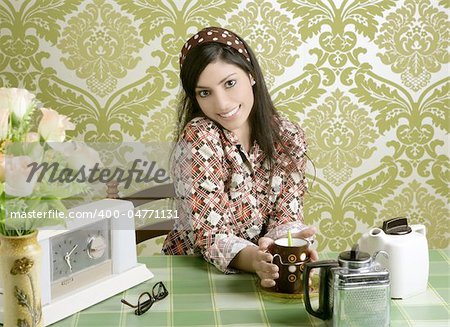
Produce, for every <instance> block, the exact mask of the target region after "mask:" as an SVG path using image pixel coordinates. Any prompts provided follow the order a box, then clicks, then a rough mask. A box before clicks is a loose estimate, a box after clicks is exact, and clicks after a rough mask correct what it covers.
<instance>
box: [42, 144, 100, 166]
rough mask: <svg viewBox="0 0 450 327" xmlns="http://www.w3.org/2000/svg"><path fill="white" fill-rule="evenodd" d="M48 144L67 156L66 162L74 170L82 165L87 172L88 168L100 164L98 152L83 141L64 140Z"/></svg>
mask: <svg viewBox="0 0 450 327" xmlns="http://www.w3.org/2000/svg"><path fill="white" fill-rule="evenodd" d="M49 145H50V146H51V147H52V148H53V149H55V150H57V151H59V152H61V153H62V154H64V155H65V156H66V157H67V164H68V167H69V168H72V169H74V170H76V171H78V170H80V169H82V168H83V166H84V168H83V169H84V171H85V172H86V173H89V171H88V170H89V169H92V168H94V167H95V165H96V164H98V165H97V167H98V168H100V167H101V166H102V162H101V160H100V155H99V153H98V152H97V151H96V150H94V149H93V148H91V147H89V146H88V145H87V144H86V143H84V142H76V141H71V142H64V143H49Z"/></svg>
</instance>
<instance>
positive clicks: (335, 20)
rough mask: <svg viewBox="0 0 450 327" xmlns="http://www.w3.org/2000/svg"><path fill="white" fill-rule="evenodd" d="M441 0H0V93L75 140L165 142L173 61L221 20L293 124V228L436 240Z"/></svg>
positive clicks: (322, 239) (440, 241)
mask: <svg viewBox="0 0 450 327" xmlns="http://www.w3.org/2000/svg"><path fill="white" fill-rule="evenodd" d="M449 15H450V4H449V1H448V0H395V1H394V0H335V1H332V0H255V1H246V0H229V1H218V0H186V1H183V0H159V1H155V0H133V1H129V0H116V1H113V0H1V6H0V86H7V87H17V86H19V87H25V88H27V89H29V90H30V91H32V92H34V93H36V94H37V97H38V99H39V100H40V101H41V102H43V103H44V105H45V106H47V107H50V108H54V109H55V110H57V111H59V112H61V113H63V114H66V115H69V116H70V117H71V120H72V121H73V122H75V123H76V125H77V129H76V131H75V132H74V135H73V136H76V137H79V138H82V139H84V140H85V141H86V142H122V141H131V142H132V141H140V142H156V141H158V142H159V141H171V140H172V139H173V135H174V134H173V133H174V128H175V117H176V112H175V108H176V102H177V96H178V93H179V89H180V86H179V80H178V72H179V70H178V53H179V50H180V48H181V47H182V45H183V42H184V41H185V40H186V39H187V38H188V37H189V36H191V35H192V34H193V33H194V32H195V31H196V30H198V29H200V28H202V27H204V26H208V25H217V24H218V25H222V26H224V27H227V28H229V29H231V30H234V31H236V32H237V33H238V34H240V35H241V36H242V37H243V38H244V39H246V40H247V41H248V43H249V44H250V45H251V47H252V48H253V49H254V50H255V52H256V54H257V56H258V58H259V60H260V63H261V66H262V68H263V70H264V73H265V77H266V79H267V83H268V86H269V88H270V90H271V94H272V96H273V99H274V102H275V103H276V105H277V108H278V109H279V111H280V112H281V113H282V114H283V115H285V116H287V117H289V118H290V119H291V120H292V121H295V122H299V123H300V124H301V126H303V128H304V129H305V131H306V133H307V136H308V140H309V144H310V153H309V155H310V157H311V159H312V163H313V164H314V165H313V164H312V163H311V165H310V166H309V168H308V173H309V177H310V189H309V194H308V195H307V197H306V199H305V220H306V222H307V223H308V224H312V225H315V226H316V227H317V228H318V229H319V233H318V236H317V238H318V241H319V250H331V251H341V250H345V249H348V248H349V247H350V246H351V245H352V244H353V243H354V242H355V241H356V240H357V239H358V238H359V237H360V236H361V233H363V232H365V231H367V230H368V229H369V228H372V227H374V226H379V225H381V223H382V221H383V220H385V219H388V218H392V217H396V216H406V217H408V218H409V219H410V223H422V224H425V225H426V227H427V237H428V242H429V245H430V247H432V248H444V247H447V246H448V245H449V238H448V231H449V221H450V219H449V218H450V209H449V199H450V192H449V183H450V159H449V158H450V150H449V148H450V140H449V132H450V131H449V130H450V117H449V116H450V108H449V107H450V105H449V104H450V100H449V89H450V78H449V41H450V34H449V32H450V22H449Z"/></svg>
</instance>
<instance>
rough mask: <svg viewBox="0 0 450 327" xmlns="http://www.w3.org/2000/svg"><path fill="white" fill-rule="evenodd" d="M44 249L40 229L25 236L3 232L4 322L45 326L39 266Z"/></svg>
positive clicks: (0, 260) (0, 251) (0, 252)
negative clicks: (38, 233)
mask: <svg viewBox="0 0 450 327" xmlns="http://www.w3.org/2000/svg"><path fill="white" fill-rule="evenodd" d="M41 258H42V249H41V246H40V244H39V243H38V241H37V232H34V233H32V234H29V235H24V236H2V235H0V273H1V274H0V278H1V284H3V293H4V294H3V297H4V298H3V304H4V308H3V325H4V326H5V327H6V326H8V327H10V326H11V327H13V326H14V327H15V326H18V327H37V326H44V324H43V319H42V306H41V289H40V269H41Z"/></svg>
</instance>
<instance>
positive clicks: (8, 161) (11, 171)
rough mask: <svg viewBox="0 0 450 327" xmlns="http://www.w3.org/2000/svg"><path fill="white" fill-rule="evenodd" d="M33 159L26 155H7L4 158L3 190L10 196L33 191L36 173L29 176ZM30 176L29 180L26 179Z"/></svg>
mask: <svg viewBox="0 0 450 327" xmlns="http://www.w3.org/2000/svg"><path fill="white" fill-rule="evenodd" d="M32 162H33V161H32V160H31V158H30V157H28V156H17V157H13V156H7V157H6V158H5V192H6V194H8V195H12V196H20V197H24V196H29V195H30V194H32V193H33V189H34V186H35V185H36V181H37V178H38V174H34V175H33V176H30V174H31V169H32V167H31V166H30V167H28V165H29V164H31V163H32ZM29 177H31V180H30V181H27V179H28V178H29Z"/></svg>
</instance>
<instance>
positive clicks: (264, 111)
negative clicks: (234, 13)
mask: <svg viewBox="0 0 450 327" xmlns="http://www.w3.org/2000/svg"><path fill="white" fill-rule="evenodd" d="M240 39H241V38H240ZM241 41H242V42H243V43H244V45H245V47H246V48H247V51H248V53H249V56H250V60H251V62H248V61H247V60H245V59H244V58H243V56H242V55H240V54H239V53H238V52H237V51H236V50H235V49H233V48H231V47H229V46H226V45H224V44H222V43H213V42H212V43H205V44H201V45H198V46H196V47H194V48H192V49H191V50H190V51H189V53H188V55H187V56H186V59H185V60H184V63H183V66H182V68H181V72H180V77H181V83H182V87H183V89H184V94H183V95H182V99H181V101H180V104H179V108H178V131H177V141H179V140H180V137H181V134H182V132H183V130H184V128H185V127H186V125H187V123H188V122H189V121H191V120H192V119H193V118H195V117H202V116H204V114H203V112H202V111H201V109H200V106H199V105H198V103H197V99H196V97H195V88H196V86H197V83H198V79H199V76H200V74H201V73H202V72H203V70H204V69H205V68H206V66H208V65H209V64H210V63H212V62H215V61H217V60H222V61H224V62H226V63H229V64H232V65H235V66H238V67H239V68H241V69H242V70H244V71H245V72H247V73H249V74H251V75H252V76H253V78H254V80H255V82H256V84H255V85H253V94H254V104H253V108H252V110H251V113H250V116H249V121H250V128H251V135H250V136H251V142H252V143H253V141H255V140H256V142H257V143H258V145H259V147H260V148H261V150H262V151H263V152H264V154H265V155H266V159H267V160H268V163H269V165H270V166H272V164H273V161H274V156H275V141H280V129H279V125H278V123H277V121H276V119H274V118H275V117H278V113H277V111H276V110H275V106H274V105H273V102H272V99H271V97H270V94H269V91H268V90H267V86H266V83H265V81H264V77H263V74H262V71H261V68H260V66H259V64H258V61H257V60H256V57H255V55H254V53H253V51H252V50H251V49H250V47H249V46H248V45H247V44H246V43H245V42H244V41H243V40H242V39H241Z"/></svg>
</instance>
